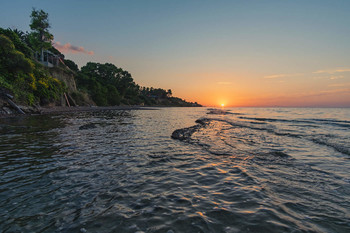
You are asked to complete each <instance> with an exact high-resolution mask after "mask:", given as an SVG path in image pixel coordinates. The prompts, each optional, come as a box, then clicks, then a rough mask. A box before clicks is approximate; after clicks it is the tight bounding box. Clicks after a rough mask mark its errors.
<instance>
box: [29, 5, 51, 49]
mask: <svg viewBox="0 0 350 233" xmlns="http://www.w3.org/2000/svg"><path fill="white" fill-rule="evenodd" d="M30 17H31V24H30V25H29V26H30V29H32V31H33V32H32V33H30V35H29V37H30V39H29V41H30V42H31V44H32V45H33V48H34V49H35V50H36V51H39V50H40V49H49V48H51V47H52V45H51V42H52V40H53V35H52V34H51V33H50V32H49V28H50V23H49V14H48V13H46V12H45V11H43V10H36V9H35V8H33V10H32V13H31V15H30Z"/></svg>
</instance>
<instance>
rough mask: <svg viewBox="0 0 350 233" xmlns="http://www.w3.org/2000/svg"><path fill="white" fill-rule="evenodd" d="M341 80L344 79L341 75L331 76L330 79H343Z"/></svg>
mask: <svg viewBox="0 0 350 233" xmlns="http://www.w3.org/2000/svg"><path fill="white" fill-rule="evenodd" d="M341 78H344V76H343V75H339V76H331V77H330V79H331V80H336V79H341Z"/></svg>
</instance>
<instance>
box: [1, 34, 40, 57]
mask: <svg viewBox="0 0 350 233" xmlns="http://www.w3.org/2000/svg"><path fill="white" fill-rule="evenodd" d="M0 34H2V35H4V36H6V37H7V38H9V39H10V41H11V42H12V43H13V45H14V46H15V48H16V49H17V50H18V51H20V52H22V53H23V54H24V55H25V57H27V58H31V57H32V56H33V51H32V50H31V48H30V47H29V46H28V45H27V43H26V42H25V40H26V39H27V34H25V33H24V32H22V31H20V30H17V29H14V30H12V29H10V28H8V29H3V28H0ZM1 47H2V46H1Z"/></svg>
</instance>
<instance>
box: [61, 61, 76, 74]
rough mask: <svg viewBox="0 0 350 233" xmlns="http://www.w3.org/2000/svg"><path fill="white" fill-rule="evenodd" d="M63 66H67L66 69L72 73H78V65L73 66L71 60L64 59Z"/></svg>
mask: <svg viewBox="0 0 350 233" xmlns="http://www.w3.org/2000/svg"><path fill="white" fill-rule="evenodd" d="M64 64H65V65H66V66H68V68H69V69H71V70H72V71H74V72H78V71H79V68H78V65H77V64H75V62H74V61H72V60H68V59H64Z"/></svg>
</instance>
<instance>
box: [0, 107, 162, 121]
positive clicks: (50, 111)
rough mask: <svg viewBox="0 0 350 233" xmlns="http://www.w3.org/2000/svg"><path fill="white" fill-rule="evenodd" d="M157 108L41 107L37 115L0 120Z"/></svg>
mask: <svg viewBox="0 0 350 233" xmlns="http://www.w3.org/2000/svg"><path fill="white" fill-rule="evenodd" d="M157 108H158V107H147V106H107V107H100V106H94V107H91V106H77V107H62V106H55V107H47V108H45V107H41V108H40V109H38V112H37V113H26V114H18V113H13V114H0V119H3V118H10V117H22V116H24V117H26V116H41V115H54V114H64V113H76V112H98V111H110V110H157Z"/></svg>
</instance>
